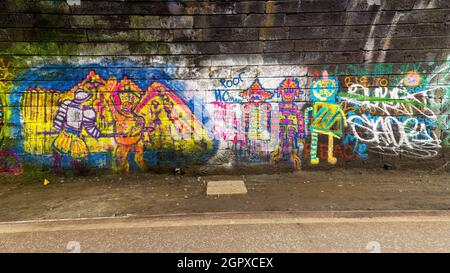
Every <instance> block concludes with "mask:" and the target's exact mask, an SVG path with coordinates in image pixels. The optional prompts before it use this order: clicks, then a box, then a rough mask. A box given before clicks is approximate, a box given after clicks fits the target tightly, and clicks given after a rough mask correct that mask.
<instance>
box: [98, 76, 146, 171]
mask: <svg viewBox="0 0 450 273" xmlns="http://www.w3.org/2000/svg"><path fill="white" fill-rule="evenodd" d="M107 85H108V89H109V92H111V95H110V96H106V97H107V101H108V106H109V109H110V110H111V112H112V114H113V116H114V119H115V124H114V140H115V142H116V144H117V147H116V149H115V151H114V156H115V158H117V160H118V161H119V168H120V169H121V170H122V171H124V172H129V171H130V163H129V161H128V156H129V154H130V153H133V154H134V161H135V162H136V164H137V165H138V167H139V168H140V169H141V170H146V169H147V166H146V164H145V161H144V143H143V131H144V125H145V119H144V118H143V117H141V116H139V115H138V114H136V113H135V108H136V106H137V104H138V103H139V100H140V98H141V96H142V91H141V89H140V88H139V87H138V86H137V85H136V84H134V83H133V82H132V81H130V80H128V79H127V78H124V79H123V80H121V81H120V82H119V83H117V81H116V80H115V79H110V80H108V83H107ZM113 168H114V169H118V168H117V167H116V166H113Z"/></svg>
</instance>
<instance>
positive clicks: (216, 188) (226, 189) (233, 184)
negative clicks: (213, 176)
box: [206, 180, 247, 195]
mask: <svg viewBox="0 0 450 273" xmlns="http://www.w3.org/2000/svg"><path fill="white" fill-rule="evenodd" d="M246 193H247V187H246V186H245V183H244V181H242V180H221V181H208V185H207V188H206V195H230V194H246Z"/></svg>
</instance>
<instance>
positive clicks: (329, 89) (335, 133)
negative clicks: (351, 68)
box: [305, 71, 347, 165]
mask: <svg viewBox="0 0 450 273" xmlns="http://www.w3.org/2000/svg"><path fill="white" fill-rule="evenodd" d="M337 91H338V82H337V80H335V79H334V78H332V77H328V72H327V71H323V72H322V77H321V78H320V79H318V80H316V81H314V82H313V83H312V85H311V100H312V102H313V105H312V107H308V108H307V109H306V112H305V123H306V128H308V124H307V123H308V121H309V116H308V115H309V112H311V111H312V122H311V127H310V132H311V164H313V165H315V164H319V158H318V157H317V143H318V140H319V134H323V135H327V136H328V162H329V163H330V164H336V162H337V159H336V157H334V156H333V147H334V144H333V142H334V138H335V137H336V138H338V139H340V138H341V137H342V131H343V128H344V126H346V125H347V123H346V119H345V114H344V111H342V109H341V106H340V105H339V104H337V103H336V94H337Z"/></svg>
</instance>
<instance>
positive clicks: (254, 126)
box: [240, 79, 273, 158]
mask: <svg viewBox="0 0 450 273" xmlns="http://www.w3.org/2000/svg"><path fill="white" fill-rule="evenodd" d="M240 96H241V97H242V98H244V99H245V100H246V101H245V102H244V103H243V104H242V112H243V119H244V130H245V145H246V152H247V156H248V157H250V158H254V157H256V158H263V157H265V155H264V154H262V153H261V151H262V150H264V149H265V146H266V145H267V144H268V142H269V141H270V139H271V121H272V106H271V104H270V103H269V102H267V101H268V100H269V99H270V98H272V97H273V93H272V92H270V91H267V90H265V89H264V88H263V87H262V86H261V83H260V82H259V80H258V79H256V80H255V81H254V82H253V84H252V85H251V86H250V87H249V88H248V89H246V90H244V91H242V92H241V93H240Z"/></svg>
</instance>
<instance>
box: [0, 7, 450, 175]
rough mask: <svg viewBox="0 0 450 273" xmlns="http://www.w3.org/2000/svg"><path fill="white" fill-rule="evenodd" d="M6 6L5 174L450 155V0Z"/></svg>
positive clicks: (369, 162)
mask: <svg viewBox="0 0 450 273" xmlns="http://www.w3.org/2000/svg"><path fill="white" fill-rule="evenodd" d="M0 13H1V16H0V145H1V147H0V154H1V157H0V172H1V173H21V172H24V171H27V168H32V167H33V166H45V167H52V168H53V169H55V170H60V169H61V170H62V169H67V168H82V167H90V168H104V169H114V170H119V171H120V170H122V171H143V170H150V171H161V170H170V169H173V168H182V169H184V170H202V171H203V172H208V171H211V172H213V171H217V170H221V171H223V170H231V171H234V170H236V169H237V168H243V169H244V170H245V171H247V172H252V171H259V170H264V171H268V172H274V171H278V170H282V169H286V170H289V169H294V170H299V169H317V170H321V169H323V168H330V167H334V166H336V167H345V168H348V167H379V166H383V165H387V166H391V165H392V166H409V167H414V168H415V167H421V168H422V167H424V168H427V167H434V166H439V165H442V164H445V163H446V162H447V160H448V156H449V153H448V147H449V144H450V134H449V133H450V131H449V127H448V124H449V109H450V103H449V96H450V85H449V84H450V62H449V61H450V59H449V54H450V24H449V23H450V1H448V0H396V1H388V0H302V1H188V0H187V1H150V0H147V1H145V0H136V1H129V0H110V1H97V0H96V1H93V0H78V1H77V0H68V1H37V0H26V1H25V0H4V1H1V3H0Z"/></svg>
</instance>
